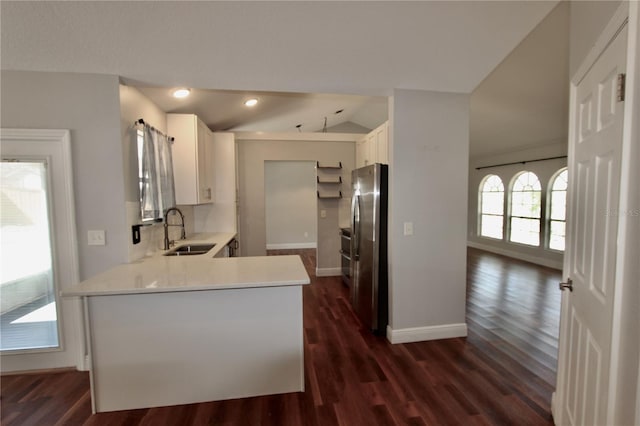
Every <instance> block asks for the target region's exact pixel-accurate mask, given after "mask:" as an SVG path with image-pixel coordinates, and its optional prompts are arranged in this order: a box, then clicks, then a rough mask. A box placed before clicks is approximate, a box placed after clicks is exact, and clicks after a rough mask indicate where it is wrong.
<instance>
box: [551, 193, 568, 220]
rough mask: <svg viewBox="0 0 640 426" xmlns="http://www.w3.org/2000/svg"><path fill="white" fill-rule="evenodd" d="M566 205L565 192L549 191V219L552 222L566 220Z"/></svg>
mask: <svg viewBox="0 0 640 426" xmlns="http://www.w3.org/2000/svg"><path fill="white" fill-rule="evenodd" d="M566 204H567V192H566V191H551V219H552V220H565V219H566V215H567V212H566Z"/></svg>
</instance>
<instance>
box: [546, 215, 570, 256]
mask: <svg viewBox="0 0 640 426" xmlns="http://www.w3.org/2000/svg"><path fill="white" fill-rule="evenodd" d="M565 229H566V224H565V222H562V221H555V220H552V221H551V236H550V237H549V248H551V249H553V250H561V251H564V242H565Z"/></svg>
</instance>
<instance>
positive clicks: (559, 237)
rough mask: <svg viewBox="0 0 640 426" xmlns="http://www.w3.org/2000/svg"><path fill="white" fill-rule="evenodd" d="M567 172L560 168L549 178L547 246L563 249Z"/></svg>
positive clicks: (553, 248)
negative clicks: (549, 212)
mask: <svg viewBox="0 0 640 426" xmlns="http://www.w3.org/2000/svg"><path fill="white" fill-rule="evenodd" d="M568 179H569V172H568V171H567V169H566V168H565V169H561V170H560V171H558V172H557V173H556V175H555V176H554V177H553V178H552V179H551V185H550V188H551V189H550V191H549V193H550V194H549V199H550V202H549V210H550V211H551V214H550V215H549V248H550V249H552V250H559V251H564V243H565V230H566V220H567V187H568V184H569V180H568Z"/></svg>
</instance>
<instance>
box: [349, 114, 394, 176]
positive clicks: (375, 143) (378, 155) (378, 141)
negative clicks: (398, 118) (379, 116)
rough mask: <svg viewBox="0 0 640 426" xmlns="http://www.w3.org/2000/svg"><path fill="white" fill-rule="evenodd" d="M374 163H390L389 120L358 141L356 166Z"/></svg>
mask: <svg viewBox="0 0 640 426" xmlns="http://www.w3.org/2000/svg"><path fill="white" fill-rule="evenodd" d="M374 163H382V164H388V163H389V122H384V123H383V124H381V125H380V126H378V127H377V128H375V129H374V130H372V131H371V132H370V133H368V134H367V135H366V136H365V137H364V138H362V139H360V140H359V141H357V142H356V168H358V167H364V166H368V165H369V164H374Z"/></svg>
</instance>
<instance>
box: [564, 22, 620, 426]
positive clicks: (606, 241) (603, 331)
mask: <svg viewBox="0 0 640 426" xmlns="http://www.w3.org/2000/svg"><path fill="white" fill-rule="evenodd" d="M626 49H627V27H626V25H625V26H624V28H623V29H622V30H621V31H620V32H619V33H618V34H617V36H615V38H614V39H613V40H612V41H611V43H610V44H609V45H608V47H607V48H606V49H605V50H604V52H603V53H602V54H601V55H600V57H599V58H598V59H597V60H596V62H595V63H594V65H593V66H592V67H591V69H590V70H589V71H588V72H587V73H586V75H585V77H584V78H583V79H582V80H581V81H580V83H579V84H578V85H577V86H576V87H575V88H574V90H573V92H572V93H573V97H572V122H571V123H572V129H571V135H572V136H571V140H570V142H569V173H570V178H569V191H568V204H569V216H568V224H569V228H568V239H567V241H568V244H567V250H566V252H565V256H566V257H565V268H564V275H565V278H567V279H571V280H572V281H573V283H572V284H573V290H572V291H565V292H564V294H563V300H562V318H561V330H560V342H559V345H560V359H559V369H558V374H559V377H558V385H559V386H558V397H559V400H558V401H556V403H557V407H556V409H557V411H558V412H556V413H554V414H555V415H556V419H555V420H556V422H557V423H558V424H570V425H604V424H607V421H608V415H609V413H608V409H609V405H608V396H609V392H610V389H611V386H612V383H611V382H610V364H611V359H612V345H611V338H612V324H613V309H614V292H615V275H616V269H615V264H616V240H617V230H618V215H617V211H618V202H619V192H620V188H619V186H620V163H621V149H622V123H623V113H624V102H621V101H618V99H617V84H618V75H619V74H621V73H624V72H625V59H626Z"/></svg>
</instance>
